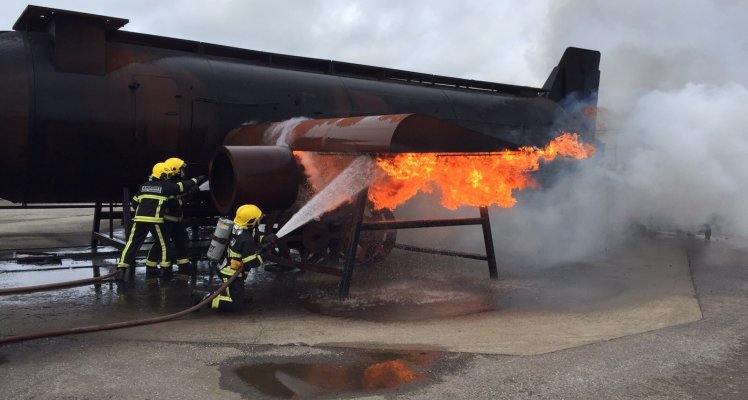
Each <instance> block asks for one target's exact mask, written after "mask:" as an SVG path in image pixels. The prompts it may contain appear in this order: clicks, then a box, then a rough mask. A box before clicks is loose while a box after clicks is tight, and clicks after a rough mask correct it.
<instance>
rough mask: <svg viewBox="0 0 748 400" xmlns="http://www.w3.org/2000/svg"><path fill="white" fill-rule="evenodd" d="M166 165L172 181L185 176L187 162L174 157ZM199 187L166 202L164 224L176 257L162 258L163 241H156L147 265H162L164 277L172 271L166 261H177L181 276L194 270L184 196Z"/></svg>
mask: <svg viewBox="0 0 748 400" xmlns="http://www.w3.org/2000/svg"><path fill="white" fill-rule="evenodd" d="M164 165H166V167H167V168H168V169H169V170H170V174H169V176H168V178H167V180H168V181H170V182H179V181H181V180H183V179H184V178H185V169H186V168H187V164H186V163H185V162H184V161H183V160H182V159H180V158H176V157H172V158H170V159H168V160H166V161H164ZM197 189H198V186H197V185H195V186H193V187H192V190H189V191H186V192H185V193H183V194H182V195H178V196H173V197H170V198H169V200H168V201H167V202H166V208H165V210H164V225H163V229H164V230H165V231H167V233H168V235H169V237H171V241H172V243H173V245H174V253H173V255H174V259H173V260H162V259H160V257H161V256H162V255H163V252H162V248H161V243H159V242H158V241H156V242H155V243H154V244H153V245H152V246H151V249H150V250H149V251H148V256H147V257H146V261H145V265H146V267H156V266H158V265H159V264H160V265H161V273H162V277H164V278H167V277H169V275H170V273H171V267H170V266H169V267H165V266H164V261H170V262H172V261H176V264H177V274H178V276H179V277H188V276H189V275H191V274H192V272H193V271H194V268H193V266H192V265H191V264H190V259H189V256H188V254H187V244H188V242H189V238H188V237H187V229H186V228H187V227H186V226H184V225H183V224H182V219H183V218H184V213H183V211H182V205H183V204H184V197H185V196H186V195H188V194H189V193H191V192H193V191H195V190H197Z"/></svg>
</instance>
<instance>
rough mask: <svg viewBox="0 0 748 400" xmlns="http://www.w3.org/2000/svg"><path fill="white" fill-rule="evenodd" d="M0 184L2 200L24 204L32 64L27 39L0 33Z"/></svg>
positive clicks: (16, 34) (18, 35)
mask: <svg viewBox="0 0 748 400" xmlns="http://www.w3.org/2000/svg"><path fill="white" fill-rule="evenodd" d="M0 71H2V72H1V73H0V107H2V108H1V109H0V143H2V145H0V182H2V185H1V187H3V192H2V197H3V198H6V199H8V200H11V201H14V202H20V201H24V199H25V198H26V196H25V194H26V192H27V183H28V174H27V172H28V163H29V162H30V161H31V157H30V156H31V155H32V154H33V153H32V149H31V147H30V146H29V144H30V143H29V141H30V137H29V124H30V120H31V116H30V113H31V109H32V105H31V97H30V96H31V93H32V80H31V76H30V75H31V74H30V72H31V61H30V59H29V58H28V57H27V52H26V43H25V40H24V37H23V36H22V35H20V34H18V33H16V32H4V33H0Z"/></svg>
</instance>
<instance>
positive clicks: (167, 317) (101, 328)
mask: <svg viewBox="0 0 748 400" xmlns="http://www.w3.org/2000/svg"><path fill="white" fill-rule="evenodd" d="M243 270H244V266H241V267H239V268H238V269H237V270H236V271H235V272H234V275H232V276H231V278H229V279H228V280H227V281H226V282H224V284H223V285H221V287H219V288H218V289H216V290H215V291H214V292H213V293H211V294H210V295H209V296H207V297H206V298H204V299H203V300H201V301H200V302H199V303H197V304H195V305H194V306H192V307H190V308H188V309H186V310H182V311H179V312H176V313H174V314H168V315H162V316H160V317H153V318H146V319H138V320H133V321H123V322H113V323H111V324H103V325H92V326H83V327H78V328H69V329H60V330H56V331H47V332H37V333H26V334H22V335H13V336H5V337H0V345H3V344H8V343H16V342H22V341H25V340H31V339H40V338H45V337H52V336H63V335H72V334H75V333H87V332H98V331H105V330H109V329H119V328H129V327H132V326H140V325H148V324H155V323H158V322H164V321H169V320H172V319H176V318H179V317H182V316H185V315H187V314H189V313H191V312H193V311H197V310H199V309H200V308H201V307H203V306H204V305H206V304H208V302H211V301H213V299H214V298H215V297H216V296H218V294H219V293H221V292H222V291H224V290H225V289H226V288H227V287H228V286H229V285H230V284H231V283H233V282H234V280H235V279H236V278H237V277H238V276H239V274H241V273H242V271H243ZM115 272H116V271H115ZM110 275H112V274H110Z"/></svg>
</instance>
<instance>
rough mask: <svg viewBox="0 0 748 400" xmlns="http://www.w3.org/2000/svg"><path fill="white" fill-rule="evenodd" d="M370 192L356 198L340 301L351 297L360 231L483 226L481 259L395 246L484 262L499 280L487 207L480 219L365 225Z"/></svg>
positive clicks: (414, 247) (379, 222) (461, 253)
mask: <svg viewBox="0 0 748 400" xmlns="http://www.w3.org/2000/svg"><path fill="white" fill-rule="evenodd" d="M367 194H368V191H366V190H364V191H363V192H361V193H359V194H358V196H357V197H356V203H355V206H354V215H353V219H352V221H353V224H352V225H351V235H350V238H351V240H350V241H349V242H348V248H347V249H346V250H347V251H346V256H345V264H344V265H343V273H342V276H341V278H340V286H339V288H338V297H340V298H346V297H348V293H349V289H350V285H351V278H352V277H353V267H354V265H355V262H356V250H357V248H358V242H359V238H360V236H361V231H374V230H389V229H414V228H434V227H445V226H465V225H481V227H482V229H483V242H484V244H485V246H486V255H485V256H482V255H479V254H472V253H463V252H458V251H449V250H439V249H429V248H425V247H418V246H410V245H397V244H396V245H395V247H396V248H399V249H402V250H408V251H416V252H421V253H429V254H437V255H445V256H451V257H462V258H469V259H474V260H484V261H486V262H487V263H488V274H489V276H490V278H491V279H493V280H496V279H498V278H499V274H498V269H497V267H496V252H495V251H494V248H493V235H492V234H491V220H490V218H489V215H488V208H487V207H480V208H479V209H480V217H479V218H451V219H435V220H418V221H376V222H363V217H364V210H365V209H366V201H367Z"/></svg>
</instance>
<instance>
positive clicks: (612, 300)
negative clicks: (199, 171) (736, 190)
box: [0, 238, 748, 399]
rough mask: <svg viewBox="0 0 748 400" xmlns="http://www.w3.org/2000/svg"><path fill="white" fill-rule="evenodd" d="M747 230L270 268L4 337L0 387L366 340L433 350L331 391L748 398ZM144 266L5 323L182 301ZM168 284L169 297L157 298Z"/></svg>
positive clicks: (132, 375)
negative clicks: (195, 301) (579, 249)
mask: <svg viewBox="0 0 748 400" xmlns="http://www.w3.org/2000/svg"><path fill="white" fill-rule="evenodd" d="M746 247H748V246H743V245H740V244H738V243H736V242H735V241H734V240H730V241H727V240H722V239H717V240H714V241H713V242H712V243H711V244H709V245H707V244H705V243H704V242H703V241H689V240H681V239H673V238H654V239H646V240H634V241H632V242H630V243H627V244H625V245H624V246H621V247H620V248H619V249H618V250H615V251H609V252H607V253H605V254H599V255H597V256H596V257H592V258H590V259H586V260H578V261H577V262H574V263H561V264H558V265H556V266H554V267H551V268H533V266H532V265H529V266H528V265H522V264H521V263H519V262H517V263H509V264H503V265H500V276H501V279H500V280H499V281H490V280H488V279H487V276H488V271H487V268H486V266H485V264H483V263H480V262H471V261H470V262H466V261H462V260H456V259H447V258H444V257H431V256H421V255H417V254H410V253H405V252H395V253H393V255H392V257H390V258H389V259H388V260H387V262H386V263H384V264H382V265H379V266H375V267H371V268H370V267H366V268H360V269H357V270H356V271H355V273H354V277H353V286H352V292H351V294H352V296H351V297H350V298H349V299H347V300H337V299H335V297H334V296H330V294H334V293H336V289H337V288H336V285H337V280H336V279H334V278H332V277H328V276H323V275H318V274H306V273H304V274H299V273H291V274H286V275H275V274H271V273H267V272H264V271H258V272H257V273H255V274H254V275H253V276H252V277H251V278H250V282H249V286H250V291H251V292H252V295H253V297H254V302H253V303H252V304H250V305H248V307H247V309H246V310H245V311H242V312H240V313H237V314H224V315H221V314H218V313H214V312H210V311H209V310H203V311H201V312H200V313H198V314H195V315H191V316H189V317H187V318H185V319H182V320H178V321H173V322H168V323H163V324H159V325H153V326H145V327H139V328H132V329H124V330H119V331H111V332H102V333H96V334H86V335H78V336H71V337H61V338H53V339H43V340H36V341H32V342H27V343H20V344H13V345H7V346H2V347H0V365H1V366H0V368H2V370H3V374H0V395H2V397H5V398H216V397H221V398H225V399H233V398H257V397H253V396H252V394H255V395H256V394H258V393H259V394H261V393H262V392H261V391H260V390H259V389H253V387H254V386H252V385H250V384H249V383H248V382H247V381H246V380H242V379H241V376H240V375H238V374H237V373H236V372H237V370H238V369H239V368H241V367H247V366H249V365H266V366H267V367H268V368H270V365H276V366H277V365H286V364H304V365H310V364H315V363H322V364H330V365H344V364H345V365H347V362H348V360H360V359H362V357H363V356H362V355H361V354H364V353H361V352H362V351H365V350H366V349H379V350H381V349H392V350H397V349H400V350H408V351H411V352H412V351H419V350H423V351H437V353H438V357H437V358H436V360H435V361H434V362H433V364H429V366H428V367H422V366H419V365H417V364H415V363H413V364H408V366H409V368H411V370H412V371H413V372H414V373H417V374H420V375H422V376H423V377H424V379H423V380H419V381H415V382H413V383H410V384H406V385H403V386H402V387H398V388H395V389H380V390H382V391H374V392H371V393H369V392H366V393H362V392H342V393H341V394H340V395H339V396H338V395H334V396H333V398H361V397H367V398H411V399H427V398H428V399H432V398H450V397H453V398H479V399H515V398H581V399H598V398H612V399H615V398H663V399H666V398H697V399H698V398H728V399H729V398H735V399H742V398H746V397H747V396H748V393H747V392H746V390H748V389H747V388H746V386H745V379H744V377H745V376H746V374H748V365H746V362H745V361H744V360H745V349H746V343H748V333H746V332H748V329H747V328H748V315H746V313H745V309H747V308H748V296H746V293H748V261H746V260H748V252H746V251H745V250H743V249H744V248H746ZM689 261H690V262H689ZM689 267H690V268H689ZM36 273H40V274H46V273H47V272H34V273H32V274H36ZM3 275H6V274H0V276H3ZM30 276H33V275H30ZM692 277H693V278H692ZM143 278H144V277H143V276H142V275H138V276H136V280H135V281H134V282H133V283H132V286H131V287H122V288H121V287H119V286H118V285H111V286H109V285H108V284H107V285H102V286H101V288H100V291H99V292H97V291H96V288H95V287H82V288H75V289H66V290H64V291H60V292H58V293H55V294H42V293H38V294H34V295H18V296H3V297H0V314H2V315H0V320H1V321H3V323H2V324H1V325H0V334H10V333H13V332H19V331H29V330H39V329H48V328H55V327H57V328H59V327H65V326H78V325H81V324H90V323H93V322H96V323H101V322H107V321H109V322H111V321H112V320H122V319H128V318H133V317H142V316H145V315H156V314H161V313H162V312H167V311H169V310H176V309H179V308H181V306H182V305H184V304H185V303H186V302H188V300H187V299H185V298H183V296H184V293H186V292H187V291H188V289H187V288H189V287H190V286H189V284H184V286H178V285H180V284H179V283H177V282H175V281H167V282H163V287H162V285H161V284H162V282H159V283H158V286H155V287H156V288H157V290H152V289H149V288H153V287H154V286H148V284H146V282H145V281H144V279H143ZM196 285H198V286H199V285H207V282H205V281H204V280H203V281H198V282H196ZM162 289H163V290H162ZM182 289H184V291H180V290H182ZM162 292H163V293H166V296H165V297H164V300H163V302H161V300H158V301H152V300H149V298H150V299H153V298H156V297H159V296H153V293H158V294H159V295H160V294H161V293H162ZM128 296H129V297H128ZM122 297H124V298H126V299H127V298H130V299H131V300H129V303H128V301H124V302H122V303H120V301H121V298H122ZM159 298H160V297H159ZM450 302H451V303H450ZM159 304H163V306H160V305H159ZM446 304H451V305H453V306H454V307H455V310H450V311H444V309H448V308H449V307H447V306H446ZM159 307H162V308H159ZM356 310H358V311H359V312H358V313H356ZM702 312H703V318H702ZM612 339H615V340H612ZM357 349H358V350H357ZM406 361H407V360H406ZM297 368H301V367H297ZM165 371H166V372H165ZM292 372H293V371H292ZM274 375H275V374H274ZM165 376H168V377H167V378H165ZM292 377H293V375H292ZM297 383H298V382H297ZM322 396H323V398H324V396H325V395H324V394H322Z"/></svg>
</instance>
